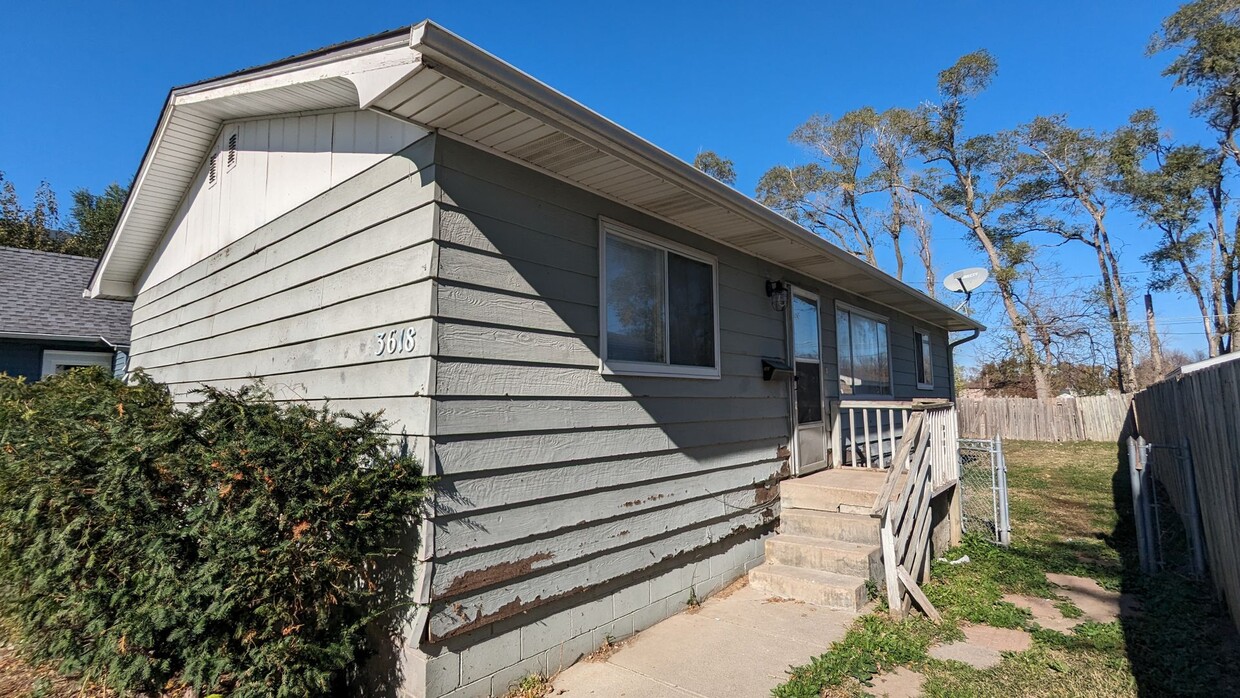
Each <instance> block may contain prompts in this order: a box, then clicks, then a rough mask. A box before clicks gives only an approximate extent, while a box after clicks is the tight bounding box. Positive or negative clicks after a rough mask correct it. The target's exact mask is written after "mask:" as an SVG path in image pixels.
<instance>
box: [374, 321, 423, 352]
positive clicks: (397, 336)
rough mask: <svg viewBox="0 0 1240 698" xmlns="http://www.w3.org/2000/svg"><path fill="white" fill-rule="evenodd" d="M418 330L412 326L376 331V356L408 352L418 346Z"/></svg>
mask: <svg viewBox="0 0 1240 698" xmlns="http://www.w3.org/2000/svg"><path fill="white" fill-rule="evenodd" d="M417 335H418V331H417V330H415V329H414V328H412V327H406V328H403V329H401V328H397V329H393V330H388V331H387V332H376V333H375V343H376V344H377V345H378V346H376V347H375V356H383V355H384V354H407V353H409V352H411V351H413V349H414V347H416V346H417Z"/></svg>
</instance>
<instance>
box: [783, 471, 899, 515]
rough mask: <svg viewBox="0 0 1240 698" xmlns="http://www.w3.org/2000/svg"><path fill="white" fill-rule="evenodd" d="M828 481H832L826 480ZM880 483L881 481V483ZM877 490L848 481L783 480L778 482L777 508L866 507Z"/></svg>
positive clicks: (832, 508)
mask: <svg viewBox="0 0 1240 698" xmlns="http://www.w3.org/2000/svg"><path fill="white" fill-rule="evenodd" d="M826 482H827V483H830V482H831V481H826ZM880 486H881V485H880ZM877 496H878V490H877V489H874V490H871V489H869V488H868V487H867V488H864V489H860V488H856V487H850V486H847V485H842V486H837V485H835V484H820V483H819V482H812V481H810V480H809V479H808V478H806V479H797V480H784V481H783V482H781V483H780V484H779V498H780V508H781V509H783V510H787V509H812V510H814V511H837V512H838V511H840V510H841V509H840V508H841V506H843V507H846V508H848V510H849V511H867V512H868V511H869V510H870V509H872V508H873V506H874V499H875V498H876V497H877Z"/></svg>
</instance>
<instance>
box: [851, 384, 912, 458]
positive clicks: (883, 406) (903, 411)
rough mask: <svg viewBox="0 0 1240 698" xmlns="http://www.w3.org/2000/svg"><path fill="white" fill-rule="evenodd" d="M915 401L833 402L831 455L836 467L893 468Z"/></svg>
mask: <svg viewBox="0 0 1240 698" xmlns="http://www.w3.org/2000/svg"><path fill="white" fill-rule="evenodd" d="M912 409H913V403H912V402H896V401H891V400H882V401H879V400H839V401H837V402H834V403H832V405H831V440H832V448H831V454H832V459H833V461H834V463H833V464H834V465H835V466H836V467H839V466H851V467H854V468H889V467H891V462H892V460H891V459H892V458H893V457H894V456H895V454H896V449H897V448H898V446H899V443H900V435H901V434H903V433H904V429H905V428H906V425H907V423H908V418H909V414H911V412H912Z"/></svg>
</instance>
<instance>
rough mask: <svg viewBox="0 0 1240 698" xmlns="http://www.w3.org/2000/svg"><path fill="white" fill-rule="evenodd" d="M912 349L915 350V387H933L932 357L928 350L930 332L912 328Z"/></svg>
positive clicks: (925, 388) (922, 388)
mask: <svg viewBox="0 0 1240 698" xmlns="http://www.w3.org/2000/svg"><path fill="white" fill-rule="evenodd" d="M913 344H914V350H915V351H916V352H917V387H918V388H920V389H921V390H932V389H933V388H934V359H933V354H932V353H931V351H930V333H929V332H926V331H925V330H913Z"/></svg>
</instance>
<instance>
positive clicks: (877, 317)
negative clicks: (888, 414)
mask: <svg viewBox="0 0 1240 698" xmlns="http://www.w3.org/2000/svg"><path fill="white" fill-rule="evenodd" d="M841 310H842V311H844V312H846V313H849V314H850V315H860V316H862V317H866V318H869V319H871V320H874V321H876V322H881V323H883V324H884V325H886V326H887V331H886V333H885V334H886V335H887V394H886V395H874V394H863V395H857V394H856V393H845V392H844V391H843V386H841V385H839V383H840V378H839V376H840V371H841V369H842V368H843V366H842V365H841V362H840V344H841V339H840V337H839V324H840V319H839V313H840V311H841ZM835 314H836V317H835V318H834V320H835V329H836V337H835V374H836V380H835V382H836V384H837V386H836V388H837V390H838V391H839V395H840V399H841V400H895V399H896V379H895V366H894V361H895V357H894V356H893V354H892V351H891V318H890V317H888V316H886V315H882V314H880V313H876V312H874V311H872V310H866V309H865V308H858V307H857V306H855V305H852V304H851V303H846V302H844V301H841V300H837V301H835ZM848 331H849V332H850V333H851V332H852V322H851V320H850V321H849V323H848ZM851 339H852V338H851V337H849V340H850V343H849V347H848V357H849V360H850V361H851V360H852V357H853V350H852V344H851ZM848 370H849V372H850V374H851V372H852V366H849V367H848Z"/></svg>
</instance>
